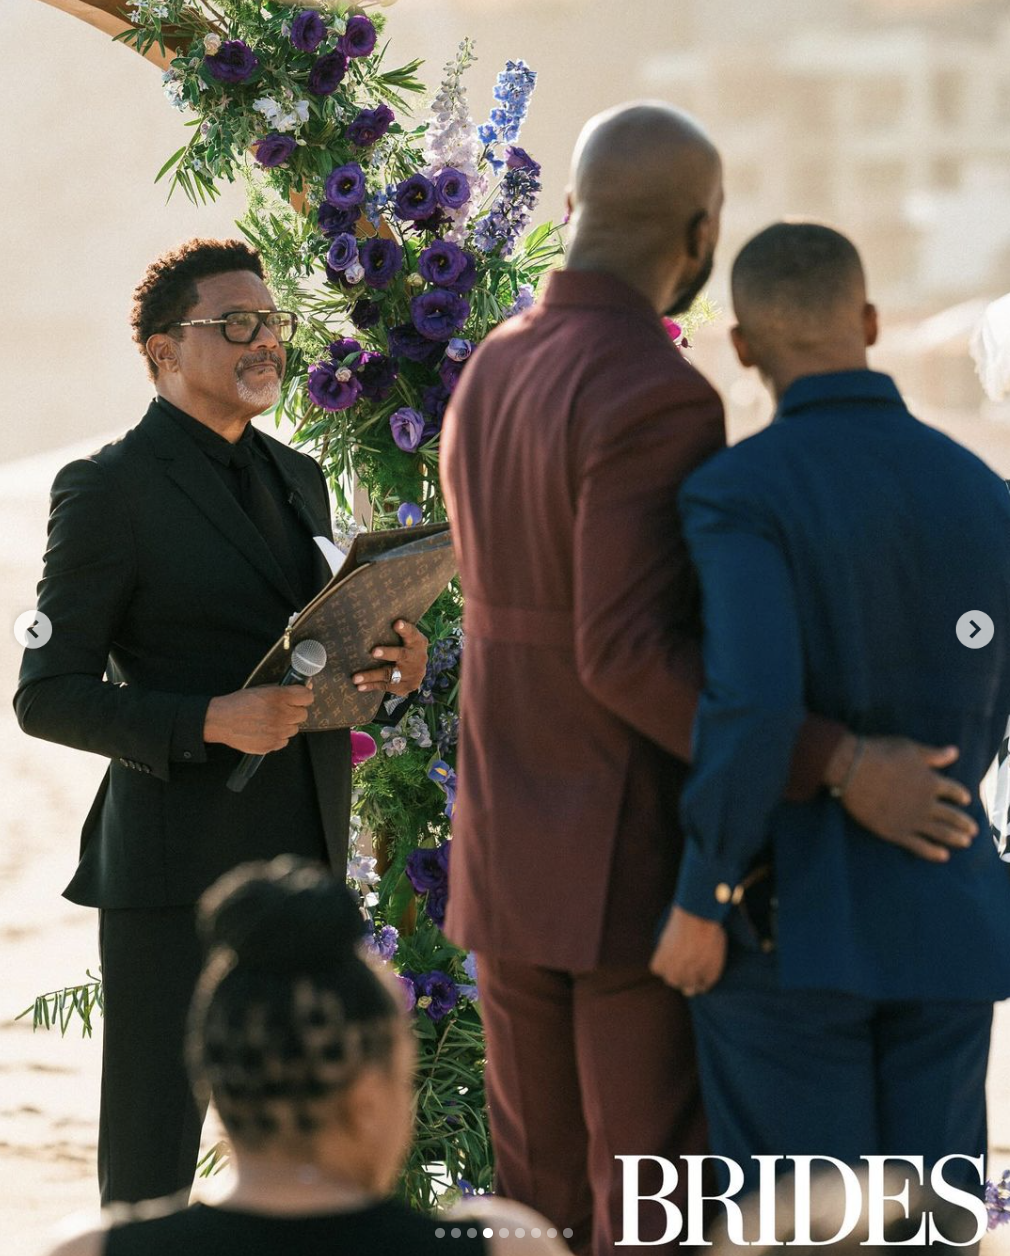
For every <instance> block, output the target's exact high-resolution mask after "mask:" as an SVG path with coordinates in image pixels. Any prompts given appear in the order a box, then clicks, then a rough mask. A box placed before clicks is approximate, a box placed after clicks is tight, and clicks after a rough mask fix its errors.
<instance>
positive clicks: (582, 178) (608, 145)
mask: <svg viewBox="0 0 1010 1256" xmlns="http://www.w3.org/2000/svg"><path fill="white" fill-rule="evenodd" d="M569 198H570V202H571V212H572V220H571V221H572V239H571V243H570V245H569V265H571V266H573V267H575V268H578V267H579V266H584V267H586V268H593V269H604V270H610V271H612V272H614V273H616V274H620V275H622V276H624V277H626V278H629V279H630V281H631V282H633V283H635V284H636V286H638V287H639V288H641V289H642V290H643V291H648V292H649V294H650V296H651V297H652V298H653V300H654V304H656V308H657V309H661V310H666V309H667V307H669V309H671V310H672V309H674V308H677V309H684V308H686V307H687V305H689V304H690V302H691V300H693V298H694V296H695V295H696V294H697V291H698V290H699V289H700V288H701V286H702V285H703V284H704V282H705V280H706V279H707V278H708V275H709V273H710V271H711V268H712V257H713V254H714V251H715V245H716V241H717V239H718V234H719V215H720V211H721V209H722V166H721V162H720V160H719V154H718V152H717V151H716V149H715V146H714V145H713V144H712V141H711V140H710V139H709V138H708V136H707V135H706V134H705V133H704V131H703V130H702V129H701V127H700V126H699V125H698V123H697V122H695V121H694V120H693V119H692V118H690V117H689V116H688V115H687V114H686V113H683V112H682V111H681V110H679V109H675V108H673V106H672V105H667V104H663V103H662V102H653V101H643V102H640V103H636V104H630V105H620V106H618V107H617V108H615V109H610V110H608V111H607V112H606V113H601V114H598V115H597V116H596V117H595V118H591V119H590V121H589V122H587V123H586V125H585V127H584V128H583V130H582V134H581V135H580V136H579V140H578V143H577V144H576V147H575V153H574V156H573V159H572V175H571V183H570V187H569Z"/></svg>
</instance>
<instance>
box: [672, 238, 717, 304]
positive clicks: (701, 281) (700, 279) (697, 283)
mask: <svg viewBox="0 0 1010 1256" xmlns="http://www.w3.org/2000/svg"><path fill="white" fill-rule="evenodd" d="M714 263H715V251H714V250H713V251H712V252H711V253H709V255H708V257H706V258H705V260H704V262H702V264H701V270H699V271H698V273H697V275H696V276H695V278H694V280H693V282H692V283H690V284H689V285H688V286H687V287H686V288H683V289H681V291H680V292H678V293H677V295H676V296H675V297H674V299H673V304H672V305H671V306H670V308H669V309H668V310H664V311H663V314H664V316H665V317H666V318H675V317H676V316H677V315H678V314H686V313H687V312H688V310H689V309H690V308H691V306H692V305H694V303H695V301H696V300H697V297H698V294H699V293H700V292H701V290H702V288H704V286H705V285H706V284H707V283H708V281H709V279H711V277H712V266H713V265H714Z"/></svg>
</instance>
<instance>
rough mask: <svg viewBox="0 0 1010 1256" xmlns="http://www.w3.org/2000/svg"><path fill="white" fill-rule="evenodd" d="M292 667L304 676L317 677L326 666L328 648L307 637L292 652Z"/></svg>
mask: <svg viewBox="0 0 1010 1256" xmlns="http://www.w3.org/2000/svg"><path fill="white" fill-rule="evenodd" d="M291 666H292V667H293V668H294V669H295V671H296V672H298V673H299V674H300V675H302V676H315V675H317V674H318V673H319V672H321V671H322V670H323V668H324V667H325V666H326V647H325V646H324V645H323V643H322V642H321V641H314V640H313V639H312V638H311V637H307V638H306V639H305V640H304V641H299V642H298V644H297V645H296V646H295V648H294V649H293V650H292V651H291Z"/></svg>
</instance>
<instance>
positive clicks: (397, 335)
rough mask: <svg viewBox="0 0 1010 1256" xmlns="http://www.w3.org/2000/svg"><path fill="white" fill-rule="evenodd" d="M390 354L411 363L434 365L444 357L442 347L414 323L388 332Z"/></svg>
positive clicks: (393, 328)
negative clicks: (421, 331) (423, 333)
mask: <svg viewBox="0 0 1010 1256" xmlns="http://www.w3.org/2000/svg"><path fill="white" fill-rule="evenodd" d="M386 340H387V342H388V344H389V352H390V353H391V354H392V355H393V357H394V358H407V359H409V361H411V362H426V363H432V364H433V363H434V362H435V361H436V360H437V359H438V358H440V357H441V356H442V346H441V345H439V344H435V343H433V342H432V341H430V340H429V339H428V338H427V337H426V336H422V335H421V333H420V332H419V331H418V330H417V328H416V327H415V326H414V325H413V324H412V323H401V324H400V325H399V326H398V327H390V328H389V329H388V331H387V332H386Z"/></svg>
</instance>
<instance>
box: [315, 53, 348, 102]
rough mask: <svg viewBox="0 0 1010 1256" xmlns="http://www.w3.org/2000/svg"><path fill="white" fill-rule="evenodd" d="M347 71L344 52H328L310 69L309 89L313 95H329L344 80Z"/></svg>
mask: <svg viewBox="0 0 1010 1256" xmlns="http://www.w3.org/2000/svg"><path fill="white" fill-rule="evenodd" d="M346 73H347V58H346V57H345V56H344V54H343V53H342V52H327V53H325V54H324V55H323V56H321V57H319V59H318V60H317V61H316V64H315V65H314V66H313V67H312V69H311V70H310V71H309V91H310V92H311V93H312V95H313V96H329V95H331V94H332V93H333V92H335V91H336V90H337V88H338V87H339V86H340V84H341V83H342V82H343V81H344V75H345V74H346Z"/></svg>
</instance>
